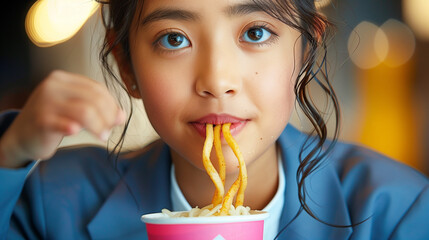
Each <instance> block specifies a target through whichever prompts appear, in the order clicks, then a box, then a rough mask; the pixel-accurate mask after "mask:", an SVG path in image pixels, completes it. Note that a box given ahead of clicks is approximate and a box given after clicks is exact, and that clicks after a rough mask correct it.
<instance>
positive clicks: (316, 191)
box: [278, 125, 352, 240]
mask: <svg viewBox="0 0 429 240" xmlns="http://www.w3.org/2000/svg"><path fill="white" fill-rule="evenodd" d="M306 137H307V135H306V134H304V133H302V132H300V131H298V130H297V129H295V128H294V127H292V126H291V125H288V126H287V127H286V129H285V131H284V132H283V133H282V135H281V136H280V138H279V140H278V143H279V146H280V147H281V151H282V159H283V164H284V166H285V167H284V171H285V176H286V190H285V205H284V207H283V212H282V218H281V220H280V225H279V231H280V229H282V227H284V226H286V225H287V224H289V226H288V227H287V228H286V229H285V230H284V232H283V233H282V234H281V235H280V239H282V238H284V237H287V239H296V240H301V239H302V240H304V239H309V240H310V239H311V240H314V239H348V238H349V236H350V235H351V233H352V229H351V228H350V227H349V228H335V227H330V226H328V225H326V224H324V223H321V222H319V221H317V220H315V219H314V218H313V217H311V216H310V215H309V214H307V212H305V211H302V212H301V214H300V215H299V216H298V217H297V218H296V219H295V220H293V218H294V217H295V215H296V214H297V212H298V210H299V208H300V202H299V199H298V184H297V179H296V173H297V169H298V166H299V152H300V148H301V146H302V144H303V142H304V141H305V139H306ZM329 161H332V159H329ZM329 161H326V162H324V165H323V166H321V167H320V168H319V169H318V170H317V171H315V172H314V173H312V174H311V175H310V176H309V177H308V178H307V180H306V182H305V183H306V191H307V195H306V196H307V197H306V203H307V204H308V206H309V207H310V209H311V210H312V211H313V213H315V214H316V216H318V217H319V218H320V219H321V220H323V221H325V222H327V223H333V224H338V225H349V224H350V223H351V221H350V216H349V214H348V208H347V204H346V201H345V199H344V198H343V194H342V190H341V185H340V182H339V178H338V174H337V173H336V171H335V168H334V167H333V166H332V165H331V164H330V162H329Z"/></svg>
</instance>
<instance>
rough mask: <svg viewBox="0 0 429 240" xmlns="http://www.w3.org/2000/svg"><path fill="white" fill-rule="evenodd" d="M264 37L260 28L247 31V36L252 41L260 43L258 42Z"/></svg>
mask: <svg viewBox="0 0 429 240" xmlns="http://www.w3.org/2000/svg"><path fill="white" fill-rule="evenodd" d="M263 35H264V33H263V32H262V29H260V28H252V29H249V30H248V31H247V36H248V37H249V39H251V40H252V41H258V40H260V39H261V38H262V36H263Z"/></svg>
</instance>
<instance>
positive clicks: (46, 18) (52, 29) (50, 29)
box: [25, 0, 99, 47]
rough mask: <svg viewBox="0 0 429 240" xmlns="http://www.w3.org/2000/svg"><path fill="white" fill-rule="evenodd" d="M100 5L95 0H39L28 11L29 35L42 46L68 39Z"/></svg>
mask: <svg viewBox="0 0 429 240" xmlns="http://www.w3.org/2000/svg"><path fill="white" fill-rule="evenodd" d="M98 5H99V4H98V3H97V2H96V1H93V0H39V1H37V2H36V3H34V5H33V6H32V7H31V8H30V10H29V11H28V13H27V16H26V19H25V29H26V31H27V35H28V37H29V38H30V39H31V41H32V42H33V43H34V44H36V45H37V46H40V47H49V46H53V45H55V44H58V43H61V42H64V41H67V40H68V39H70V38H71V37H73V36H74V35H75V34H76V33H77V32H78V31H79V29H80V28H81V27H82V26H83V24H84V23H85V22H86V20H87V19H88V18H89V17H90V16H91V15H92V14H93V13H94V12H95V11H96V9H97V8H98Z"/></svg>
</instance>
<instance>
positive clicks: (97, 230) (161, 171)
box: [87, 145, 171, 239]
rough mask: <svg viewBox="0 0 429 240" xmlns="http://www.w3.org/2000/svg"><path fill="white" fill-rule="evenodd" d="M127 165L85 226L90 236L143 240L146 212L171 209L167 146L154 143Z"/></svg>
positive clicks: (95, 237) (169, 163) (169, 161)
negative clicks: (117, 182) (118, 180)
mask: <svg viewBox="0 0 429 240" xmlns="http://www.w3.org/2000/svg"><path fill="white" fill-rule="evenodd" d="M131 161H132V162H131V164H130V166H129V167H128V168H127V170H126V171H125V173H124V174H123V177H122V179H121V180H120V182H119V184H118V185H117V186H116V188H115V189H114V191H113V192H112V194H111V195H110V196H109V197H108V198H107V199H106V201H105V202H104V204H103V205H102V206H101V208H100V209H99V211H98V212H97V213H96V215H95V216H94V218H93V219H92V220H91V221H90V223H89V224H88V226H87V229H88V231H89V233H90V235H91V237H92V239H146V229H145V224H144V223H143V222H141V220H140V217H141V215H143V214H146V213H152V212H160V211H161V209H163V208H169V209H171V200H170V175H169V173H170V171H169V170H170V167H171V160H170V155H169V150H168V147H167V146H165V145H162V146H161V145H158V146H155V147H153V148H151V150H150V151H149V152H148V153H146V154H144V155H142V156H140V157H138V158H136V159H132V160H131Z"/></svg>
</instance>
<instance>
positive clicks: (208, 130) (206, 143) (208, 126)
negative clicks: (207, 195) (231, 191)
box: [203, 124, 225, 206]
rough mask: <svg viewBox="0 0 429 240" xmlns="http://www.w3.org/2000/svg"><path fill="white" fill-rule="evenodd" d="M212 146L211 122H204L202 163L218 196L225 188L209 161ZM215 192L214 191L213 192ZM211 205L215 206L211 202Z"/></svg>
mask: <svg viewBox="0 0 429 240" xmlns="http://www.w3.org/2000/svg"><path fill="white" fill-rule="evenodd" d="M212 147H213V124H206V140H205V141H204V147H203V164H204V168H205V169H206V171H207V174H208V175H209V176H210V179H211V180H212V182H213V183H214V185H215V187H216V192H217V194H218V195H219V196H222V197H223V195H224V192H225V188H224V186H223V183H222V179H221V178H220V176H219V174H218V173H217V171H216V169H215V168H214V166H213V164H212V162H211V161H210V152H211V150H212ZM215 194H216V193H215ZM213 206H216V205H215V204H213Z"/></svg>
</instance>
